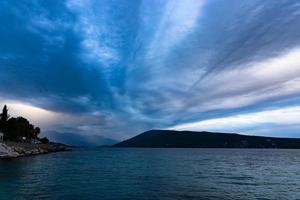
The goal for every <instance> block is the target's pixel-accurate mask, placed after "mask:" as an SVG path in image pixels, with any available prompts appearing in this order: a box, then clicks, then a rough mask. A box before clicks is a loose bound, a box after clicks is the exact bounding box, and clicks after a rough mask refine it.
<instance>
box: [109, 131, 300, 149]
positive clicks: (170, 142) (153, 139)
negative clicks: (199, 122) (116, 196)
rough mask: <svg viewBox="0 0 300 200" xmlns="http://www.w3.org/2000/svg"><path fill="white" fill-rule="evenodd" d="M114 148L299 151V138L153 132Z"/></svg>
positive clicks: (145, 133) (116, 145)
mask: <svg viewBox="0 0 300 200" xmlns="http://www.w3.org/2000/svg"><path fill="white" fill-rule="evenodd" d="M112 147H134V148H223V149H224V148H229V149H233V148H235V149H300V138H275V137H263V136H250V135H239V134H235V133H216V132H195V131H174V130H150V131H146V132H144V133H141V134H139V135H137V136H135V137H133V138H130V139H128V140H125V141H122V142H120V143H117V144H115V145H112Z"/></svg>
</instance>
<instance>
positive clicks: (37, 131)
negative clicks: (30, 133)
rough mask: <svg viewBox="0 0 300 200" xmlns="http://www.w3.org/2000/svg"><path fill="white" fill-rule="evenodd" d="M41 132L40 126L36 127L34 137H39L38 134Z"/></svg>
mask: <svg viewBox="0 0 300 200" xmlns="http://www.w3.org/2000/svg"><path fill="white" fill-rule="evenodd" d="M40 133H41V129H40V127H35V129H34V139H38V135H39V134H40Z"/></svg>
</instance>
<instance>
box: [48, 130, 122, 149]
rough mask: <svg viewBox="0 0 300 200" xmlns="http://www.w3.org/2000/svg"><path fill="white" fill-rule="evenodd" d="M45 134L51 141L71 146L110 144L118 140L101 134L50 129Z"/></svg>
mask: <svg viewBox="0 0 300 200" xmlns="http://www.w3.org/2000/svg"><path fill="white" fill-rule="evenodd" d="M47 136H48V137H49V138H50V139H51V140H52V141H57V142H63V143H64V144H67V145H71V146H99V145H112V144H116V143H117V142H118V141H116V140H113V139H110V138H107V137H104V136H101V135H88V134H87V135H80V134H76V133H65V132H56V131H51V132H47Z"/></svg>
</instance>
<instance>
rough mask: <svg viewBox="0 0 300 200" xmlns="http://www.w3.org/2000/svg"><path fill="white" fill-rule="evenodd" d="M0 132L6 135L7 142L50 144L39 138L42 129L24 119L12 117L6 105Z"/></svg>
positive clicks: (45, 139)
mask: <svg viewBox="0 0 300 200" xmlns="http://www.w3.org/2000/svg"><path fill="white" fill-rule="evenodd" d="M0 131H1V132H3V133H4V140H5V141H14V142H28V143H31V142H32V141H34V140H36V141H40V142H42V143H48V142H49V140H48V139H47V138H39V137H38V135H39V134H40V132H41V129H40V128H39V127H34V125H32V124H30V122H29V121H28V120H27V119H25V118H24V117H17V118H14V117H10V116H9V115H8V109H7V106H6V105H5V106H4V107H3V109H2V113H1V114H0Z"/></svg>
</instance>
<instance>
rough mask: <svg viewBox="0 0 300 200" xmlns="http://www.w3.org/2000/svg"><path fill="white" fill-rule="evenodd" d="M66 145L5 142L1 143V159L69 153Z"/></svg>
mask: <svg viewBox="0 0 300 200" xmlns="http://www.w3.org/2000/svg"><path fill="white" fill-rule="evenodd" d="M67 150H68V149H67V148H66V145H63V144H58V143H49V144H28V143H16V142H5V143H0V159H1V158H17V157H23V156H32V155H39V154H46V153H51V152H60V151H67Z"/></svg>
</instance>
